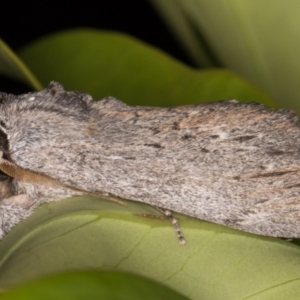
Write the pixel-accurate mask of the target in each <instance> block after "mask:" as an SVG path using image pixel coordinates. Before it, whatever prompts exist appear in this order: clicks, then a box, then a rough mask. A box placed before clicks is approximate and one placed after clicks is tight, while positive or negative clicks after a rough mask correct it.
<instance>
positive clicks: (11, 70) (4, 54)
mask: <svg viewBox="0 0 300 300" xmlns="http://www.w3.org/2000/svg"><path fill="white" fill-rule="evenodd" d="M0 74H3V75H6V76H8V77H11V78H13V79H17V80H20V81H23V82H25V83H27V84H28V85H30V86H31V87H33V88H34V89H37V90H39V89H41V88H42V86H41V84H40V83H39V82H38V80H37V79H36V78H35V77H34V75H33V74H32V73H31V72H30V70H29V69H28V68H27V67H26V65H25V64H24V63H23V62H22V61H21V60H20V59H19V58H18V57H17V56H16V55H15V54H14V53H13V51H12V50H11V49H10V48H9V47H8V46H7V45H6V44H5V43H4V42H3V41H2V40H1V39H0Z"/></svg>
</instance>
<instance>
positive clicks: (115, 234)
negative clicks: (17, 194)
mask: <svg viewBox="0 0 300 300" xmlns="http://www.w3.org/2000/svg"><path fill="white" fill-rule="evenodd" d="M125 203H126V205H125V206H122V205H118V204H115V203H110V202H107V201H103V200H100V199H98V198H95V197H74V198H71V199H66V200H64V201H59V202H56V203H49V204H44V205H42V206H41V207H40V208H39V209H37V211H36V212H35V213H34V214H33V215H31V216H30V217H29V218H28V219H26V220H25V221H23V222H21V223H20V224H19V225H17V226H16V227H15V228H14V229H13V230H12V231H11V232H10V233H9V234H8V235H7V236H6V237H5V238H4V240H3V241H2V242H1V246H0V257H1V258H2V259H1V262H0V286H1V287H2V288H7V287H10V286H13V285H16V284H20V283H23V282H25V281H28V280H30V279H36V278H39V277H41V276H45V275H49V274H53V273H57V272H64V271H70V270H78V269H85V270H86V269H96V268H97V269H111V270H117V271H126V272H134V273H136V274H140V275H143V276H146V277H148V278H153V279H154V280H156V281H159V282H161V283H163V284H165V285H167V286H169V287H171V288H173V289H175V290H177V291H179V292H180V293H182V294H183V295H186V296H187V297H189V298H190V299H213V300H218V299H222V300H224V299H230V300H232V299H250V298H251V299H289V300H290V299H298V298H299V292H300V285H299V276H300V248H299V247H298V246H295V245H293V244H291V243H288V242H285V241H282V240H280V239H275V238H267V237H261V236H256V235H252V234H249V233H244V232H241V231H237V230H233V229H229V228H226V227H223V226H219V225H216V224H211V223H208V222H204V221H201V220H196V219H193V218H187V217H183V216H181V217H180V224H181V228H182V230H183V233H184V235H185V238H186V239H187V244H186V245H185V246H181V245H179V243H178V240H177V238H176V235H175V232H174V230H173V228H172V226H171V224H170V223H169V220H167V219H159V218H155V217H154V216H153V214H155V211H154V210H153V208H151V207H149V206H147V205H143V204H139V203H136V202H132V201H128V202H125ZM145 214H146V215H147V216H144V215H145Z"/></svg>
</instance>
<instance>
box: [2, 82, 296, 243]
mask: <svg viewBox="0 0 300 300" xmlns="http://www.w3.org/2000/svg"><path fill="white" fill-rule="evenodd" d="M0 151H1V153H0V154H1V156H2V158H1V159H0V170H1V171H2V173H1V174H0V198H1V202H0V238H2V237H3V236H4V235H5V233H7V232H8V231H9V230H10V229H11V228H12V227H13V226H14V225H15V224H17V223H18V222H19V221H20V220H22V219H24V218H26V217H27V216H28V215H30V214H31V213H32V212H33V211H34V210H35V208H36V207H37V206H38V205H40V204H41V203H44V202H49V201H56V200H59V199H63V198H66V197H70V196H73V195H78V194H83V193H91V194H95V195H100V196H105V197H113V198H125V199H130V200H135V201H140V202H144V203H147V204H150V205H152V206H155V207H157V208H158V209H159V210H161V211H163V212H164V213H165V214H166V215H168V216H170V215H171V214H170V212H172V211H174V212H179V213H183V214H186V215H189V216H192V217H196V218H199V219H203V220H207V221H211V222H215V223H218V224H222V225H226V226H229V227H232V228H237V229H240V230H243V231H247V232H252V233H256V234H260V235H267V236H275V237H286V238H297V237H300V177H299V172H300V171H299V170H300V168H299V165H300V126H299V120H298V118H297V116H296V115H295V113H294V112H292V111H290V110H285V109H280V110H274V109H271V108H267V107H265V106H263V105H261V104H256V103H238V102H237V101H234V100H229V101H220V102H213V103H205V104H199V105H189V106H180V107H172V108H158V107H142V106H128V105H126V104H124V103H122V102H121V101H118V100H116V99H115V98H112V97H108V98H104V99H103V100H101V101H98V102H96V101H94V100H93V99H92V97H91V96H90V95H88V94H84V93H80V92H78V91H65V90H64V88H63V87H62V86H61V85H60V84H58V83H56V82H52V83H50V85H49V86H48V87H47V88H46V89H45V90H42V91H40V92H33V93H28V94H23V95H19V96H15V95H11V94H5V93H0ZM174 223H175V227H176V222H175V221H174ZM177 231H178V235H179V237H181V236H180V232H179V230H178V228H177ZM181 238H182V237H181ZM181 242H182V243H184V240H183V238H182V239H181Z"/></svg>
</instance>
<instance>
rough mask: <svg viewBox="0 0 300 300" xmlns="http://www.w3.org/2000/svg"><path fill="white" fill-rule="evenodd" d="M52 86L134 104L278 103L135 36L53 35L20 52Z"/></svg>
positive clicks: (83, 32) (233, 78) (96, 33)
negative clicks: (192, 64) (223, 101)
mask: <svg viewBox="0 0 300 300" xmlns="http://www.w3.org/2000/svg"><path fill="white" fill-rule="evenodd" d="M18 54H19V55H20V57H21V58H22V59H23V61H24V62H25V63H26V64H27V65H28V66H29V67H30V69H31V70H32V72H33V73H34V74H35V75H36V76H37V77H38V78H39V79H40V80H41V82H42V83H43V84H44V85H47V84H48V83H49V82H50V81H51V80H55V81H58V82H60V83H62V84H63V85H64V86H65V88H66V89H70V90H72V89H77V90H81V91H83V92H88V93H91V94H92V95H93V96H94V98H95V99H100V98H102V97H104V96H108V95H112V96H114V97H116V98H119V99H120V100H122V101H124V102H126V103H128V104H143V105H157V106H163V105H164V106H169V105H179V104H190V103H199V102H203V101H212V100H220V99H228V98H230V99H232V98H236V99H238V100H240V101H258V102H262V103H264V104H266V105H269V106H275V104H274V102H273V101H272V100H271V99H270V98H269V97H268V96H267V95H266V94H264V93H262V92H261V91H260V90H259V89H257V88H256V87H254V86H253V85H251V84H249V83H248V82H246V81H245V80H243V79H241V78H239V77H238V76H236V75H234V74H232V73H230V72H228V71H225V70H210V71H205V72H203V71H197V70H194V69H191V68H189V67H187V66H185V65H183V64H181V63H179V62H178V61H176V60H174V59H172V58H170V57H169V56H167V55H166V54H165V53H163V52H161V51H159V50H157V49H155V48H153V47H151V46H149V45H146V44H144V43H142V42H140V41H137V40H135V39H134V38H131V37H129V36H126V35H123V34H119V33H113V32H105V31H99V30H88V29H82V30H70V31H66V32H63V33H58V34H54V35H50V36H48V37H45V38H43V39H41V40H38V41H36V42H35V43H32V44H30V45H28V46H27V47H25V48H24V49H22V50H20V51H19V52H18Z"/></svg>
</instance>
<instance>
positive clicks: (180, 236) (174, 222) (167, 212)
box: [154, 206, 186, 245]
mask: <svg viewBox="0 0 300 300" xmlns="http://www.w3.org/2000/svg"><path fill="white" fill-rule="evenodd" d="M154 207H155V208H156V209H157V210H158V211H160V212H161V213H163V214H164V215H165V216H166V217H167V218H168V219H169V220H170V221H171V223H172V225H173V227H174V229H175V232H176V234H177V237H178V241H179V244H180V245H185V244H186V240H185V238H184V236H183V234H182V232H181V230H180V227H179V223H178V220H177V219H176V218H175V217H174V216H173V214H172V212H171V211H170V210H168V209H165V208H162V207H158V206H154Z"/></svg>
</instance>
